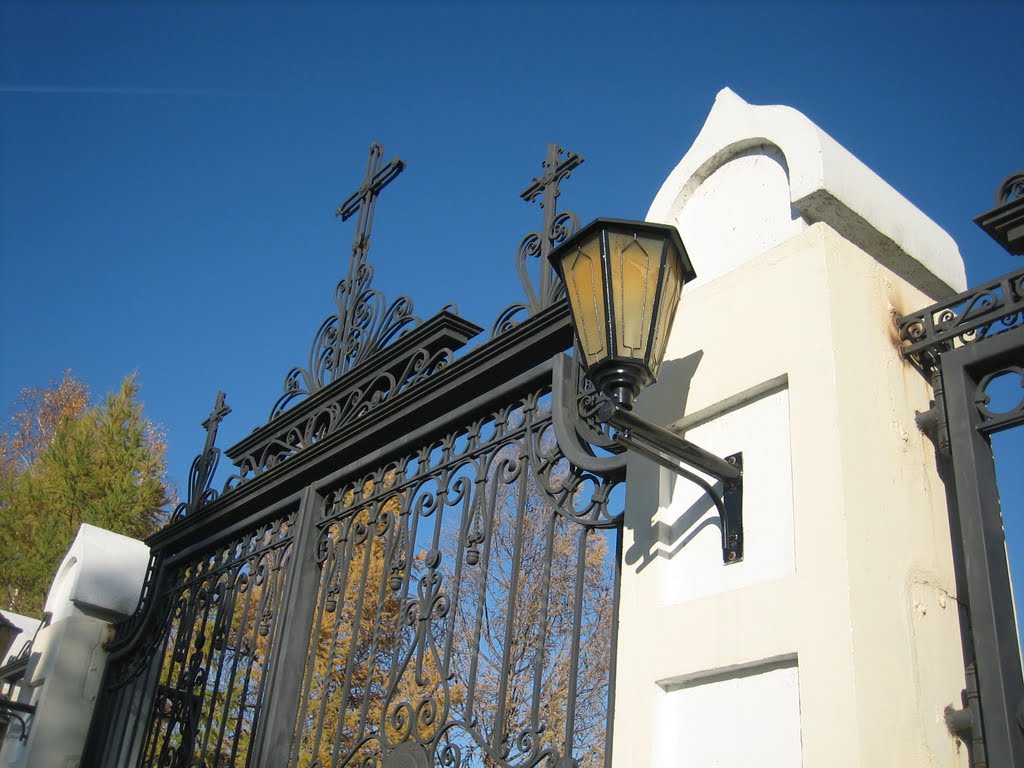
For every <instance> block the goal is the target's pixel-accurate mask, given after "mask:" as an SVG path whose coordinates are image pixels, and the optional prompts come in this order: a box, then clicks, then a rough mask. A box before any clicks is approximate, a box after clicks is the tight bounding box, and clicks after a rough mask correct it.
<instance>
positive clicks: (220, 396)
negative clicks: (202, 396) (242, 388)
mask: <svg viewBox="0 0 1024 768" xmlns="http://www.w3.org/2000/svg"><path fill="white" fill-rule="evenodd" d="M229 413H231V406H229V405H228V404H227V403H225V402H224V393H223V392H219V391H218V392H217V399H216V401H214V403H213V410H212V411H210V415H209V416H207V417H206V420H205V421H204V422H203V429H205V430H206V446H205V447H204V448H203V453H204V454H205V453H208V452H209V451H210V449H211V448H213V444H214V443H215V442H216V441H217V427H219V426H220V423H221V422H222V421H224V417H225V416H227V415H228V414H229Z"/></svg>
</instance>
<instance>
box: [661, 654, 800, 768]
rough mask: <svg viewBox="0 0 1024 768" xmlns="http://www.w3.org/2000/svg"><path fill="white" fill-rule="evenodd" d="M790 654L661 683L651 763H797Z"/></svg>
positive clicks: (688, 767) (796, 703)
mask: <svg viewBox="0 0 1024 768" xmlns="http://www.w3.org/2000/svg"><path fill="white" fill-rule="evenodd" d="M799 683H800V681H799V675H798V669H797V664H796V660H795V659H791V660H785V661H775V662H768V663H761V664H756V665H750V666H744V667H741V668H738V669H734V670H730V671H723V672H721V673H711V674H709V675H706V676H700V677H697V678H695V679H690V680H685V681H681V682H679V681H669V682H664V683H660V685H661V687H662V689H663V691H664V692H663V693H662V695H661V696H659V697H658V699H657V700H656V704H655V707H656V713H655V730H654V733H655V745H654V750H653V755H654V761H653V765H652V768H684V766H685V768H752V766H757V768H800V766H802V765H803V757H802V754H801V741H800V685H799Z"/></svg>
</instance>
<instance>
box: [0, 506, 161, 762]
mask: <svg viewBox="0 0 1024 768" xmlns="http://www.w3.org/2000/svg"><path fill="white" fill-rule="evenodd" d="M148 564H149V547H147V546H146V545H145V544H143V543H142V542H141V541H136V540H135V539H130V538H128V537H127V536H121V535H119V534H116V533H111V532H110V531H106V530H103V529H102V528H96V527H95V526H92V525H83V526H82V527H81V528H80V529H79V531H78V535H77V536H76V537H75V541H74V543H73V544H72V545H71V549H70V550H69V551H68V554H67V556H66V557H65V558H64V561H63V562H62V563H61V566H60V568H59V569H58V571H57V577H56V579H54V582H53V586H52V587H51V588H50V593H49V596H48V597H47V600H46V606H45V612H46V614H49V617H50V618H49V623H48V624H47V625H46V626H44V627H43V628H42V629H40V630H39V632H38V634H37V635H36V638H35V641H34V642H33V644H32V649H31V656H30V661H29V666H28V670H27V672H26V675H25V679H24V681H23V682H22V691H23V692H22V700H25V699H27V702H26V703H30V704H33V705H34V706H35V707H36V711H35V714H33V715H32V716H31V717H30V719H29V720H28V738H27V739H26V740H24V741H22V740H21V739H20V738H19V736H20V729H19V728H18V727H17V726H16V727H14V728H12V729H10V730H9V731H8V734H7V738H6V739H5V741H4V743H3V745H2V748H0V765H3V766H19V767H20V766H24V767H25V768H29V767H30V766H54V768H58V767H59V768H65V767H66V766H76V765H78V762H79V759H80V757H81V753H82V749H83V747H84V745H85V737H86V734H87V733H88V729H89V722H90V720H91V719H92V712H93V707H94V706H95V703H96V696H97V694H98V692H99V685H100V680H101V679H102V677H103V670H104V667H105V666H106V657H107V653H106V651H105V650H104V647H103V645H104V642H105V641H106V640H107V639H109V637H110V631H111V628H112V626H113V622H115V621H117V620H118V619H121V618H124V617H125V616H128V615H129V614H131V613H132V612H133V611H134V610H135V606H136V605H137V604H138V601H139V593H140V591H141V589H142V582H143V580H144V578H145V575H146V569H147V567H148ZM26 690H27V691H29V692H30V693H29V695H28V696H26V695H25V691H26Z"/></svg>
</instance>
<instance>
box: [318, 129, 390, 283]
mask: <svg viewBox="0 0 1024 768" xmlns="http://www.w3.org/2000/svg"><path fill="white" fill-rule="evenodd" d="M383 155H384V147H382V146H381V145H380V144H378V143H377V142H373V143H372V144H370V157H369V158H368V159H367V161H366V176H365V177H364V178H363V183H362V184H360V185H359V189H357V190H356V191H355V192H353V193H352V194H351V195H350V196H349V198H348V199H347V200H346V201H345V202H343V203H342V204H341V205H339V206H338V210H337V211H335V216H341V220H342V221H348V220H349V218H350V217H351V216H352V214H354V213H356V212H358V213H359V219H358V221H357V222H356V233H355V237H354V238H353V240H352V258H353V261H355V262H360V263H361V262H363V261H364V260H365V259H366V253H367V251H369V250H370V231H371V230H372V229H373V209H374V206H375V204H376V202H377V196H378V195H379V194H380V192H381V190H382V189H384V187H386V186H387V185H388V184H390V183H391V182H392V181H393V180H394V179H395V177H396V176H398V174H400V173H401V172H402V171H403V170H405V161H404V160H401V159H399V158H397V157H396V158H394V159H393V160H391V162H389V163H388V164H387V165H385V166H384V167H381V162H380V161H381V157H382V156H383Z"/></svg>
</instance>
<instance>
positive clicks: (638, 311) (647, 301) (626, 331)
mask: <svg viewBox="0 0 1024 768" xmlns="http://www.w3.org/2000/svg"><path fill="white" fill-rule="evenodd" d="M661 249H662V240H661V238H652V237H644V236H639V237H635V236H634V234H633V233H632V232H609V233H608V271H609V273H610V280H611V287H612V302H613V304H614V312H615V318H614V321H615V340H616V350H615V351H616V354H618V355H621V356H623V357H633V358H638V359H645V358H646V357H647V353H648V348H649V346H650V345H649V342H650V333H651V319H652V315H653V313H654V298H655V295H656V292H657V288H658V271H659V270H658V266H659V264H660V262H661Z"/></svg>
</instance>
